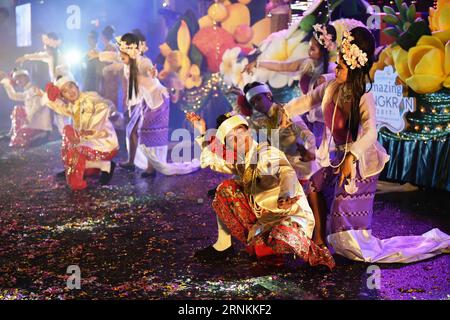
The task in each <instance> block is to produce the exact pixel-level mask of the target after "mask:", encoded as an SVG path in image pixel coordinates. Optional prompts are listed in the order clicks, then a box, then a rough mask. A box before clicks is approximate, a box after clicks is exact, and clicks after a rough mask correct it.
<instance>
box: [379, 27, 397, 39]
mask: <svg viewBox="0 0 450 320" xmlns="http://www.w3.org/2000/svg"><path fill="white" fill-rule="evenodd" d="M383 32H384V33H385V34H387V35H388V36H390V37H394V38H396V39H397V38H398V37H399V36H400V33H399V32H398V30H397V29H396V28H395V27H389V28H386V29H384V30H383Z"/></svg>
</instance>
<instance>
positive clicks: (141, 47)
mask: <svg viewBox="0 0 450 320" xmlns="http://www.w3.org/2000/svg"><path fill="white" fill-rule="evenodd" d="M139 51H140V52H141V54H144V53H146V52H147V51H148V47H147V42H146V41H139Z"/></svg>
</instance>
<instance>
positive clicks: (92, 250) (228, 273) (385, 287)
mask: <svg viewBox="0 0 450 320" xmlns="http://www.w3.org/2000/svg"><path fill="white" fill-rule="evenodd" d="M0 154H1V157H0V168H1V170H0V179H1V181H2V184H1V185H0V299H4V300H15V299H22V300H42V299H211V298H213V299H445V300H447V299H449V296H450V295H449V294H450V289H449V288H450V275H449V268H448V266H449V263H450V257H449V255H443V256H440V257H437V258H434V259H431V260H427V261H423V262H420V263H415V264H411V265H380V268H381V269H382V272H381V276H382V278H381V289H380V290H371V289H368V288H367V285H366V283H367V279H368V277H369V274H368V273H367V267H368V265H367V264H362V263H356V262H352V261H349V260H346V259H344V258H340V257H336V260H337V264H338V266H337V268H336V270H335V271H333V272H331V273H330V272H328V271H327V270H325V269H322V268H311V267H309V266H307V265H305V264H303V263H302V262H301V261H298V260H294V258H293V257H289V256H288V257H285V261H284V265H283V266H281V267H275V266H274V264H271V263H270V259H269V261H264V262H262V261H256V260H254V259H253V258H251V257H249V256H248V255H247V254H246V253H245V251H244V250H243V248H242V246H237V249H238V250H239V255H238V256H237V257H236V258H235V259H234V260H232V261H231V262H230V263H227V264H217V265H203V264H200V263H198V262H196V261H195V260H193V258H192V255H193V253H194V252H195V250H197V249H198V248H202V247H204V246H207V245H209V244H210V243H211V241H213V240H214V237H215V236H216V226H215V217H214V213H213V211H212V209H211V207H210V205H211V200H210V199H209V198H208V196H207V192H208V190H209V189H212V188H214V187H215V186H216V185H217V184H219V183H220V181H222V180H223V178H224V177H225V176H223V175H219V174H216V173H213V172H211V171H209V170H204V171H199V172H197V173H194V174H191V175H187V176H179V177H164V176H162V175H160V174H158V175H157V176H156V177H154V178H150V179H146V180H143V179H141V178H140V175H139V173H129V172H125V171H123V170H120V169H118V170H117V171H116V174H115V176H114V178H113V181H112V185H110V186H106V187H100V186H98V184H97V182H96V181H95V179H93V180H92V179H91V180H89V189H87V190H85V191H83V192H72V191H71V190H69V188H68V187H67V186H66V185H65V182H64V180H63V181H61V180H58V179H57V178H56V177H55V173H56V172H57V171H58V170H59V169H61V164H60V160H59V156H58V155H59V142H57V141H55V142H51V143H48V144H46V145H44V146H40V147H35V148H33V149H31V150H27V151H22V150H11V149H9V148H8V147H7V145H6V142H0ZM121 156H122V157H124V149H122V153H121ZM447 197H448V193H444V192H438V191H413V192H408V193H395V194H393V193H384V194H380V195H377V197H376V203H375V214H374V226H373V229H374V234H376V235H377V236H379V237H381V238H383V237H390V236H394V235H409V234H421V233H423V232H426V231H428V230H429V229H431V228H433V227H438V228H440V229H441V230H443V231H444V232H449V226H450V224H449V219H450V216H449V215H448V213H449V212H450V210H449V209H450V208H449V204H448V201H445V199H447ZM71 265H76V266H79V267H80V271H81V279H82V280H81V289H80V290H76V289H74V290H71V289H69V288H68V287H67V282H68V279H69V277H70V274H68V273H67V268H68V267H69V266H71Z"/></svg>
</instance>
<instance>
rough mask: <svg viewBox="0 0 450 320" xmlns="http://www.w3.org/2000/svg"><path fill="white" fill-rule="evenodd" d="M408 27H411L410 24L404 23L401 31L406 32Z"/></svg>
mask: <svg viewBox="0 0 450 320" xmlns="http://www.w3.org/2000/svg"><path fill="white" fill-rule="evenodd" d="M409 27H411V22H409V21H408V22H405V24H404V25H403V31H406V30H408V29H409Z"/></svg>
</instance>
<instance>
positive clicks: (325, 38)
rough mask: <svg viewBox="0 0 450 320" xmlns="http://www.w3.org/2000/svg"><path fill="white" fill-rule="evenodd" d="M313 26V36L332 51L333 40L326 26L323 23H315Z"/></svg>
mask: <svg viewBox="0 0 450 320" xmlns="http://www.w3.org/2000/svg"><path fill="white" fill-rule="evenodd" d="M313 28H314V32H313V34H314V38H315V39H316V40H317V42H319V43H320V45H321V46H323V47H324V48H325V49H327V50H328V51H333V50H334V49H335V44H334V41H333V35H331V34H329V33H328V30H327V27H326V26H325V25H324V24H319V23H318V24H315V25H314V26H313Z"/></svg>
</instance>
